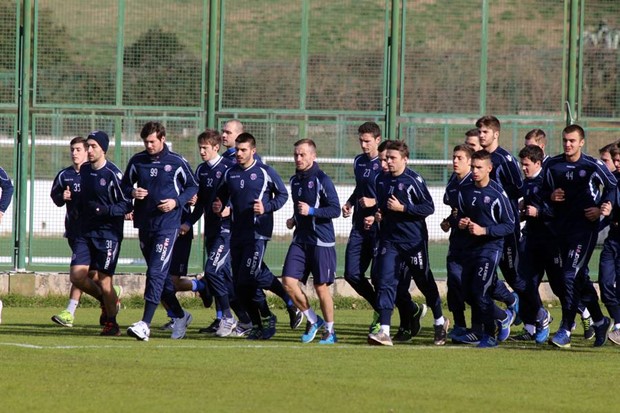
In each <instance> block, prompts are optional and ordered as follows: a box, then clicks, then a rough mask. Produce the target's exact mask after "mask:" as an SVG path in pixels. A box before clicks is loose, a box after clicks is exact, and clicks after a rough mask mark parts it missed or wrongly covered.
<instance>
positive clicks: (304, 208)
mask: <svg viewBox="0 0 620 413" xmlns="http://www.w3.org/2000/svg"><path fill="white" fill-rule="evenodd" d="M297 212H298V213H299V215H301V216H302V217H305V216H308V214H310V205H308V204H306V203H305V202H301V201H299V202H297Z"/></svg>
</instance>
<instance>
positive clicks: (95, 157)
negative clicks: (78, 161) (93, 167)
mask: <svg viewBox="0 0 620 413" xmlns="http://www.w3.org/2000/svg"><path fill="white" fill-rule="evenodd" d="M86 144H87V145H88V150H87V153H88V162H90V163H93V164H97V163H98V162H100V161H101V160H102V159H103V158H105V153H104V152H103V149H102V148H101V146H99V144H98V143H97V141H96V140H94V139H89V140H87V141H86Z"/></svg>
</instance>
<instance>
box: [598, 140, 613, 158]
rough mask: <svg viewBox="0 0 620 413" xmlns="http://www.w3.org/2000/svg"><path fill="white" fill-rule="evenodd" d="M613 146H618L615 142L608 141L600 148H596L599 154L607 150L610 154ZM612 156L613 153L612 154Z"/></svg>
mask: <svg viewBox="0 0 620 413" xmlns="http://www.w3.org/2000/svg"><path fill="white" fill-rule="evenodd" d="M614 148H618V146H617V145H616V144H615V143H608V144H607V145H605V146H603V147H602V148H601V149H599V150H598V153H599V155H602V154H604V153H605V152H608V153H609V154H610V155H611V151H612V150H613V149H614ZM612 156H613V155H612Z"/></svg>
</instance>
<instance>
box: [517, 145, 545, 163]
mask: <svg viewBox="0 0 620 413" xmlns="http://www.w3.org/2000/svg"><path fill="white" fill-rule="evenodd" d="M519 159H529V160H530V161H532V162H534V163H536V162H540V163H541V164H542V161H543V159H545V153H544V152H543V150H542V148H541V147H540V146H537V145H525V146H524V147H523V148H521V150H520V151H519Z"/></svg>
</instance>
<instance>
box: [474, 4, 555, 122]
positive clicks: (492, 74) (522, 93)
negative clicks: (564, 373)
mask: <svg viewBox="0 0 620 413" xmlns="http://www.w3.org/2000/svg"><path fill="white" fill-rule="evenodd" d="M564 18H565V16H564V2H562V1H540V0H524V1H518V2H516V1H515V2H512V1H511V2H507V1H497V2H495V1H492V2H490V6H489V29H488V33H489V36H488V49H489V52H488V85H487V95H486V101H487V106H486V113H493V114H496V115H502V114H505V115H520V116H532V115H545V116H556V117H559V118H562V116H563V115H562V113H563V112H562V111H563V106H562V105H563V102H562V88H563V86H562V79H563V78H562V73H563V66H562V59H563V48H564V47H565V45H564V43H563V32H564Z"/></svg>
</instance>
